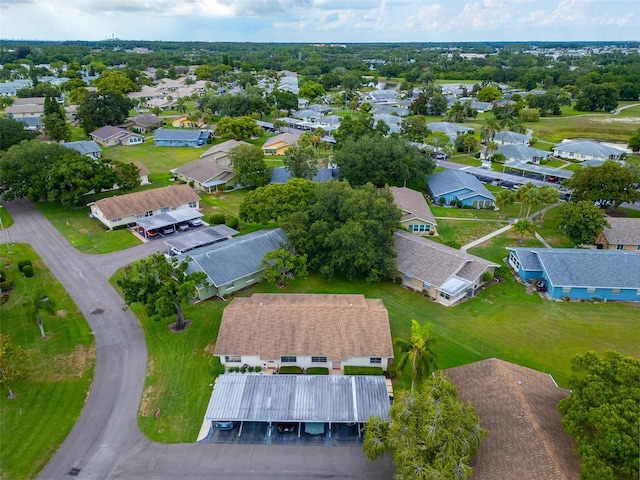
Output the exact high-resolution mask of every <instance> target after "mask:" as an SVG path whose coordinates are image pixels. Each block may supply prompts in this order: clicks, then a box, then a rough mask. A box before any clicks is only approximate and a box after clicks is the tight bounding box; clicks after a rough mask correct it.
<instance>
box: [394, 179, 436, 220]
mask: <svg viewBox="0 0 640 480" xmlns="http://www.w3.org/2000/svg"><path fill="white" fill-rule="evenodd" d="M389 190H390V191H391V195H393V199H394V200H395V202H396V205H397V206H398V208H399V209H400V210H402V218H401V221H402V222H406V221H409V220H413V219H416V220H422V221H423V222H427V223H430V224H432V225H436V224H437V222H436V217H434V216H433V213H431V209H430V208H429V205H427V201H426V200H425V198H424V195H422V193H420V192H418V191H416V190H411V189H410V188H406V187H390V188H389Z"/></svg>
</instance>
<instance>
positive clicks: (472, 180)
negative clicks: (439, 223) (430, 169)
mask: <svg viewBox="0 0 640 480" xmlns="http://www.w3.org/2000/svg"><path fill="white" fill-rule="evenodd" d="M427 188H428V189H429V193H430V194H431V198H433V201H434V202H436V203H442V202H443V200H442V199H444V204H446V205H452V204H454V203H457V202H460V203H461V204H462V205H463V206H464V205H467V206H470V207H474V208H486V207H492V206H493V205H494V202H495V197H494V196H493V194H492V193H491V192H490V191H489V190H487V188H486V187H485V186H484V185H483V184H482V183H481V182H480V180H478V179H477V178H476V177H475V176H473V175H471V174H469V173H466V172H463V171H462V170H444V171H443V172H440V173H436V174H435V175H431V176H430V177H427Z"/></svg>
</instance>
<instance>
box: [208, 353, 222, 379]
mask: <svg viewBox="0 0 640 480" xmlns="http://www.w3.org/2000/svg"><path fill="white" fill-rule="evenodd" d="M209 371H210V372H211V375H213V376H214V378H215V377H217V376H218V375H222V374H223V373H224V365H223V364H222V362H220V357H216V356H214V357H211V360H209Z"/></svg>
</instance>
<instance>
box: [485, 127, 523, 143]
mask: <svg viewBox="0 0 640 480" xmlns="http://www.w3.org/2000/svg"><path fill="white" fill-rule="evenodd" d="M530 138H531V137H530V136H529V135H524V134H522V133H517V132H512V131H510V130H506V131H504V132H497V133H496V134H495V136H494V137H493V140H494V141H495V142H498V143H500V142H504V143H522V144H524V143H527V142H528V141H529V139H530Z"/></svg>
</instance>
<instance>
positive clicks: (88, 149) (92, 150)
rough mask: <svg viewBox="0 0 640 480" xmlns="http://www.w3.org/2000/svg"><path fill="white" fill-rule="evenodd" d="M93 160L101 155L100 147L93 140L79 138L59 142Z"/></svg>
mask: <svg viewBox="0 0 640 480" xmlns="http://www.w3.org/2000/svg"><path fill="white" fill-rule="evenodd" d="M61 145H62V146H63V147H67V148H70V149H71V150H75V151H76V152H79V153H81V154H82V155H84V156H86V157H89V158H91V159H93V160H98V159H100V157H101V156H102V149H101V148H100V145H98V144H97V143H96V142H94V141H93V140H81V141H79V142H66V143H62V144H61Z"/></svg>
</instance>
